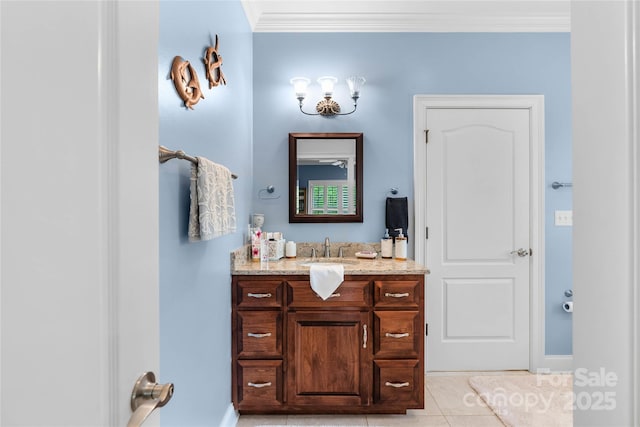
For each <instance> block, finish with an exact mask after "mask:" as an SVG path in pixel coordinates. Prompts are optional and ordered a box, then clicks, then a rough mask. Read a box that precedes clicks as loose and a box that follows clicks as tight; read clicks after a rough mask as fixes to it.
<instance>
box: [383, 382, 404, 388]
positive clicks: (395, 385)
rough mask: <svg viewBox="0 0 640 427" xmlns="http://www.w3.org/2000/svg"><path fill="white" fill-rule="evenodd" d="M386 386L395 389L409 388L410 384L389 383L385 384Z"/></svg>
mask: <svg viewBox="0 0 640 427" xmlns="http://www.w3.org/2000/svg"><path fill="white" fill-rule="evenodd" d="M384 385H386V386H387V387H394V388H402V387H409V383H391V382H389V381H387V382H386V383H384Z"/></svg>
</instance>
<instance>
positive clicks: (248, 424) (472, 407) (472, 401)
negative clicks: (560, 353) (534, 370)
mask: <svg viewBox="0 0 640 427" xmlns="http://www.w3.org/2000/svg"><path fill="white" fill-rule="evenodd" d="M505 373H508V374H511V375H513V374H516V373H517V374H522V375H528V372H526V371H509V372H505ZM483 374H487V375H498V374H500V373H499V372H486V373H485V372H452V373H444V372H442V373H441V372H438V373H429V374H427V377H426V381H425V385H426V387H425V388H426V389H425V394H424V397H425V402H424V406H425V407H424V409H417V410H409V411H407V414H406V415H264V416H261V415H242V416H241V417H240V420H239V421H238V424H237V427H267V426H324V427H328V426H332V427H333V426H336V427H337V426H340V427H343V426H359V427H367V426H369V427H370V426H375V427H395V426H403V427H412V426H420V427H432V426H433V427H494V426H495V427H503V424H502V422H501V421H500V419H499V418H498V417H496V416H495V415H494V413H493V412H492V411H491V409H489V408H488V407H487V406H486V405H485V404H484V402H482V400H481V399H480V397H479V396H478V395H477V394H476V393H475V392H474V391H473V389H472V388H471V386H469V382H468V379H469V377H470V376H474V375H483Z"/></svg>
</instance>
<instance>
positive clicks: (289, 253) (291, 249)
mask: <svg viewBox="0 0 640 427" xmlns="http://www.w3.org/2000/svg"><path fill="white" fill-rule="evenodd" d="M285 253H286V257H287V258H295V257H296V242H292V241H288V242H287V244H286V245H285Z"/></svg>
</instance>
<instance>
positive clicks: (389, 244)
mask: <svg viewBox="0 0 640 427" xmlns="http://www.w3.org/2000/svg"><path fill="white" fill-rule="evenodd" d="M380 252H382V255H381V256H382V258H391V257H393V239H392V238H391V237H389V229H388V228H385V229H384V236H383V237H382V239H381V240H380Z"/></svg>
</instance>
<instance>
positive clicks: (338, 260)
mask: <svg viewBox="0 0 640 427" xmlns="http://www.w3.org/2000/svg"><path fill="white" fill-rule="evenodd" d="M357 263H358V261H357V260H355V259H348V258H316V259H307V260H304V261H298V265H299V266H302V267H311V265H312V264H343V265H344V264H357Z"/></svg>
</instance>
